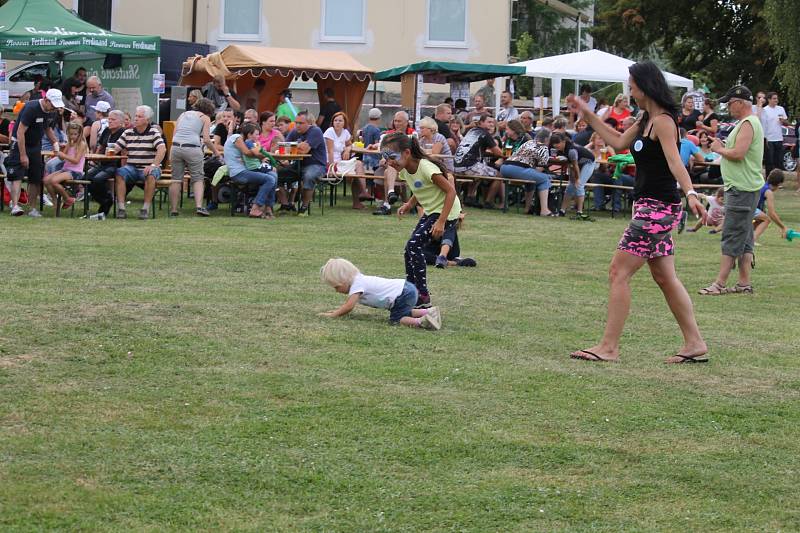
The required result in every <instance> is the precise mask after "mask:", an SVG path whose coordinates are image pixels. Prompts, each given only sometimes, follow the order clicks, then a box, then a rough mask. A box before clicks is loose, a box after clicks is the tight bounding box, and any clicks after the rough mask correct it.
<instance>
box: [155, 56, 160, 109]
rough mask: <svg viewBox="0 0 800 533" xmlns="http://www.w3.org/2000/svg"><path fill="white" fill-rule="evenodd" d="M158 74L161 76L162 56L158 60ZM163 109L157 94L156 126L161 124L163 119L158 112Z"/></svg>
mask: <svg viewBox="0 0 800 533" xmlns="http://www.w3.org/2000/svg"><path fill="white" fill-rule="evenodd" d="M156 74H161V56H160V55H159V56H158V57H157V58H156ZM160 108H161V102H159V97H158V93H156V109H155V111H156V124H160V123H161V117H160V116H159V112H158V110H159V109H160Z"/></svg>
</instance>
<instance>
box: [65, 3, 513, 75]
mask: <svg viewBox="0 0 800 533" xmlns="http://www.w3.org/2000/svg"><path fill="white" fill-rule="evenodd" d="M59 1H60V2H61V3H62V4H63V5H64V6H65V7H67V8H69V9H74V10H75V11H76V12H77V13H79V14H80V15H81V16H82V17H83V18H85V19H86V20H89V21H90V22H93V23H95V24H98V25H100V26H106V25H107V27H108V28H109V29H111V30H113V31H118V32H122V33H134V34H147V35H160V36H161V37H162V38H165V39H174V40H180V41H194V42H200V43H206V44H210V45H212V46H216V47H218V48H223V47H225V46H226V45H228V44H251V45H260V46H270V47H284V48H313V49H328V50H342V51H346V52H348V53H350V54H351V55H353V56H354V57H355V58H356V59H358V60H359V61H360V62H361V63H363V64H364V65H366V66H369V67H372V68H374V69H375V70H383V69H387V68H391V67H395V66H398V65H403V64H407V63H414V62H417V61H425V60H442V61H458V62H472V63H507V62H508V51H509V50H508V43H509V39H510V16H511V1H510V0H402V1H393V0H294V1H293V2H286V1H284V0H59ZM104 22H105V23H106V24H104Z"/></svg>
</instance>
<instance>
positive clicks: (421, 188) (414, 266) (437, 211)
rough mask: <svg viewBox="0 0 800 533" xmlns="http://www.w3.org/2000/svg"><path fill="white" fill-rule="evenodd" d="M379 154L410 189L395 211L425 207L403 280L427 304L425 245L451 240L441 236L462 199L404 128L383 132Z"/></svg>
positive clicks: (409, 249) (400, 213)
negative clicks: (388, 132)
mask: <svg viewBox="0 0 800 533" xmlns="http://www.w3.org/2000/svg"><path fill="white" fill-rule="evenodd" d="M381 158H382V159H383V160H385V161H386V165H387V166H388V167H389V168H391V169H393V170H395V171H396V172H398V174H399V176H400V179H402V180H403V181H405V182H406V184H407V185H408V187H409V189H410V190H411V192H412V193H413V195H412V196H411V198H410V199H409V200H408V201H407V202H406V203H405V204H403V205H402V206H400V208H399V209H398V210H397V215H398V216H399V217H402V216H403V215H404V214H406V213H408V212H409V211H411V209H413V208H414V207H415V206H416V205H417V204H419V205H420V206H421V207H422V208H423V209H424V210H425V214H424V215H422V217H420V219H419V222H418V223H417V225H416V227H415V228H414V231H413V232H412V233H411V238H409V239H408V242H407V243H406V249H405V263H406V265H405V266H406V280H408V281H410V282H411V283H413V284H414V286H415V287H416V288H417V292H418V294H419V296H418V299H417V305H418V306H427V305H430V302H431V296H430V291H428V280H427V265H426V263H425V246H426V245H427V244H428V243H429V242H430V241H431V240H436V241H441V242H442V245H449V246H452V245H453V244H454V243H452V242H445V241H446V238H443V236H445V233H446V231H447V230H448V229H451V228H453V227H454V226H455V225H456V223H457V222H458V216H459V214H461V202H460V201H459V200H458V197H457V196H456V189H455V187H454V186H453V184H452V183H451V182H450V181H448V179H447V169H445V168H444V166H442V164H441V163H439V162H437V161H433V160H431V159H430V158H428V156H427V155H426V154H425V152H423V151H422V147H421V146H420V145H419V142H418V141H417V138H416V137H409V136H408V135H406V134H405V133H404V132H396V133H392V134H389V135H386V136H385V137H384V138H383V140H382V141H381ZM445 261H446V259H445Z"/></svg>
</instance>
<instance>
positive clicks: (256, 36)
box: [219, 0, 264, 42]
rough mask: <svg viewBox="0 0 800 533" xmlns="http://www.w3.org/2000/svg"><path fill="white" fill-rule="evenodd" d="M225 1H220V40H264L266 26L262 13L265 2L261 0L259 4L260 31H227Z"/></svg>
mask: <svg viewBox="0 0 800 533" xmlns="http://www.w3.org/2000/svg"><path fill="white" fill-rule="evenodd" d="M225 2H227V0H221V1H220V3H219V40H221V41H252V42H260V41H262V40H263V34H264V27H263V20H262V17H261V15H262V13H263V12H264V3H263V2H262V1H261V0H259V1H258V2H257V4H258V33H225Z"/></svg>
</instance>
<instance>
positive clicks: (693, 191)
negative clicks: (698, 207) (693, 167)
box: [686, 189, 697, 198]
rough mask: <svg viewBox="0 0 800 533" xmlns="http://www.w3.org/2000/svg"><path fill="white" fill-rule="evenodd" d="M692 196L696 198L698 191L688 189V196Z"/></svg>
mask: <svg viewBox="0 0 800 533" xmlns="http://www.w3.org/2000/svg"><path fill="white" fill-rule="evenodd" d="M690 196H694V197H695V198H697V191H695V190H694V189H689V190H688V191H686V198H689V197H690Z"/></svg>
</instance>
